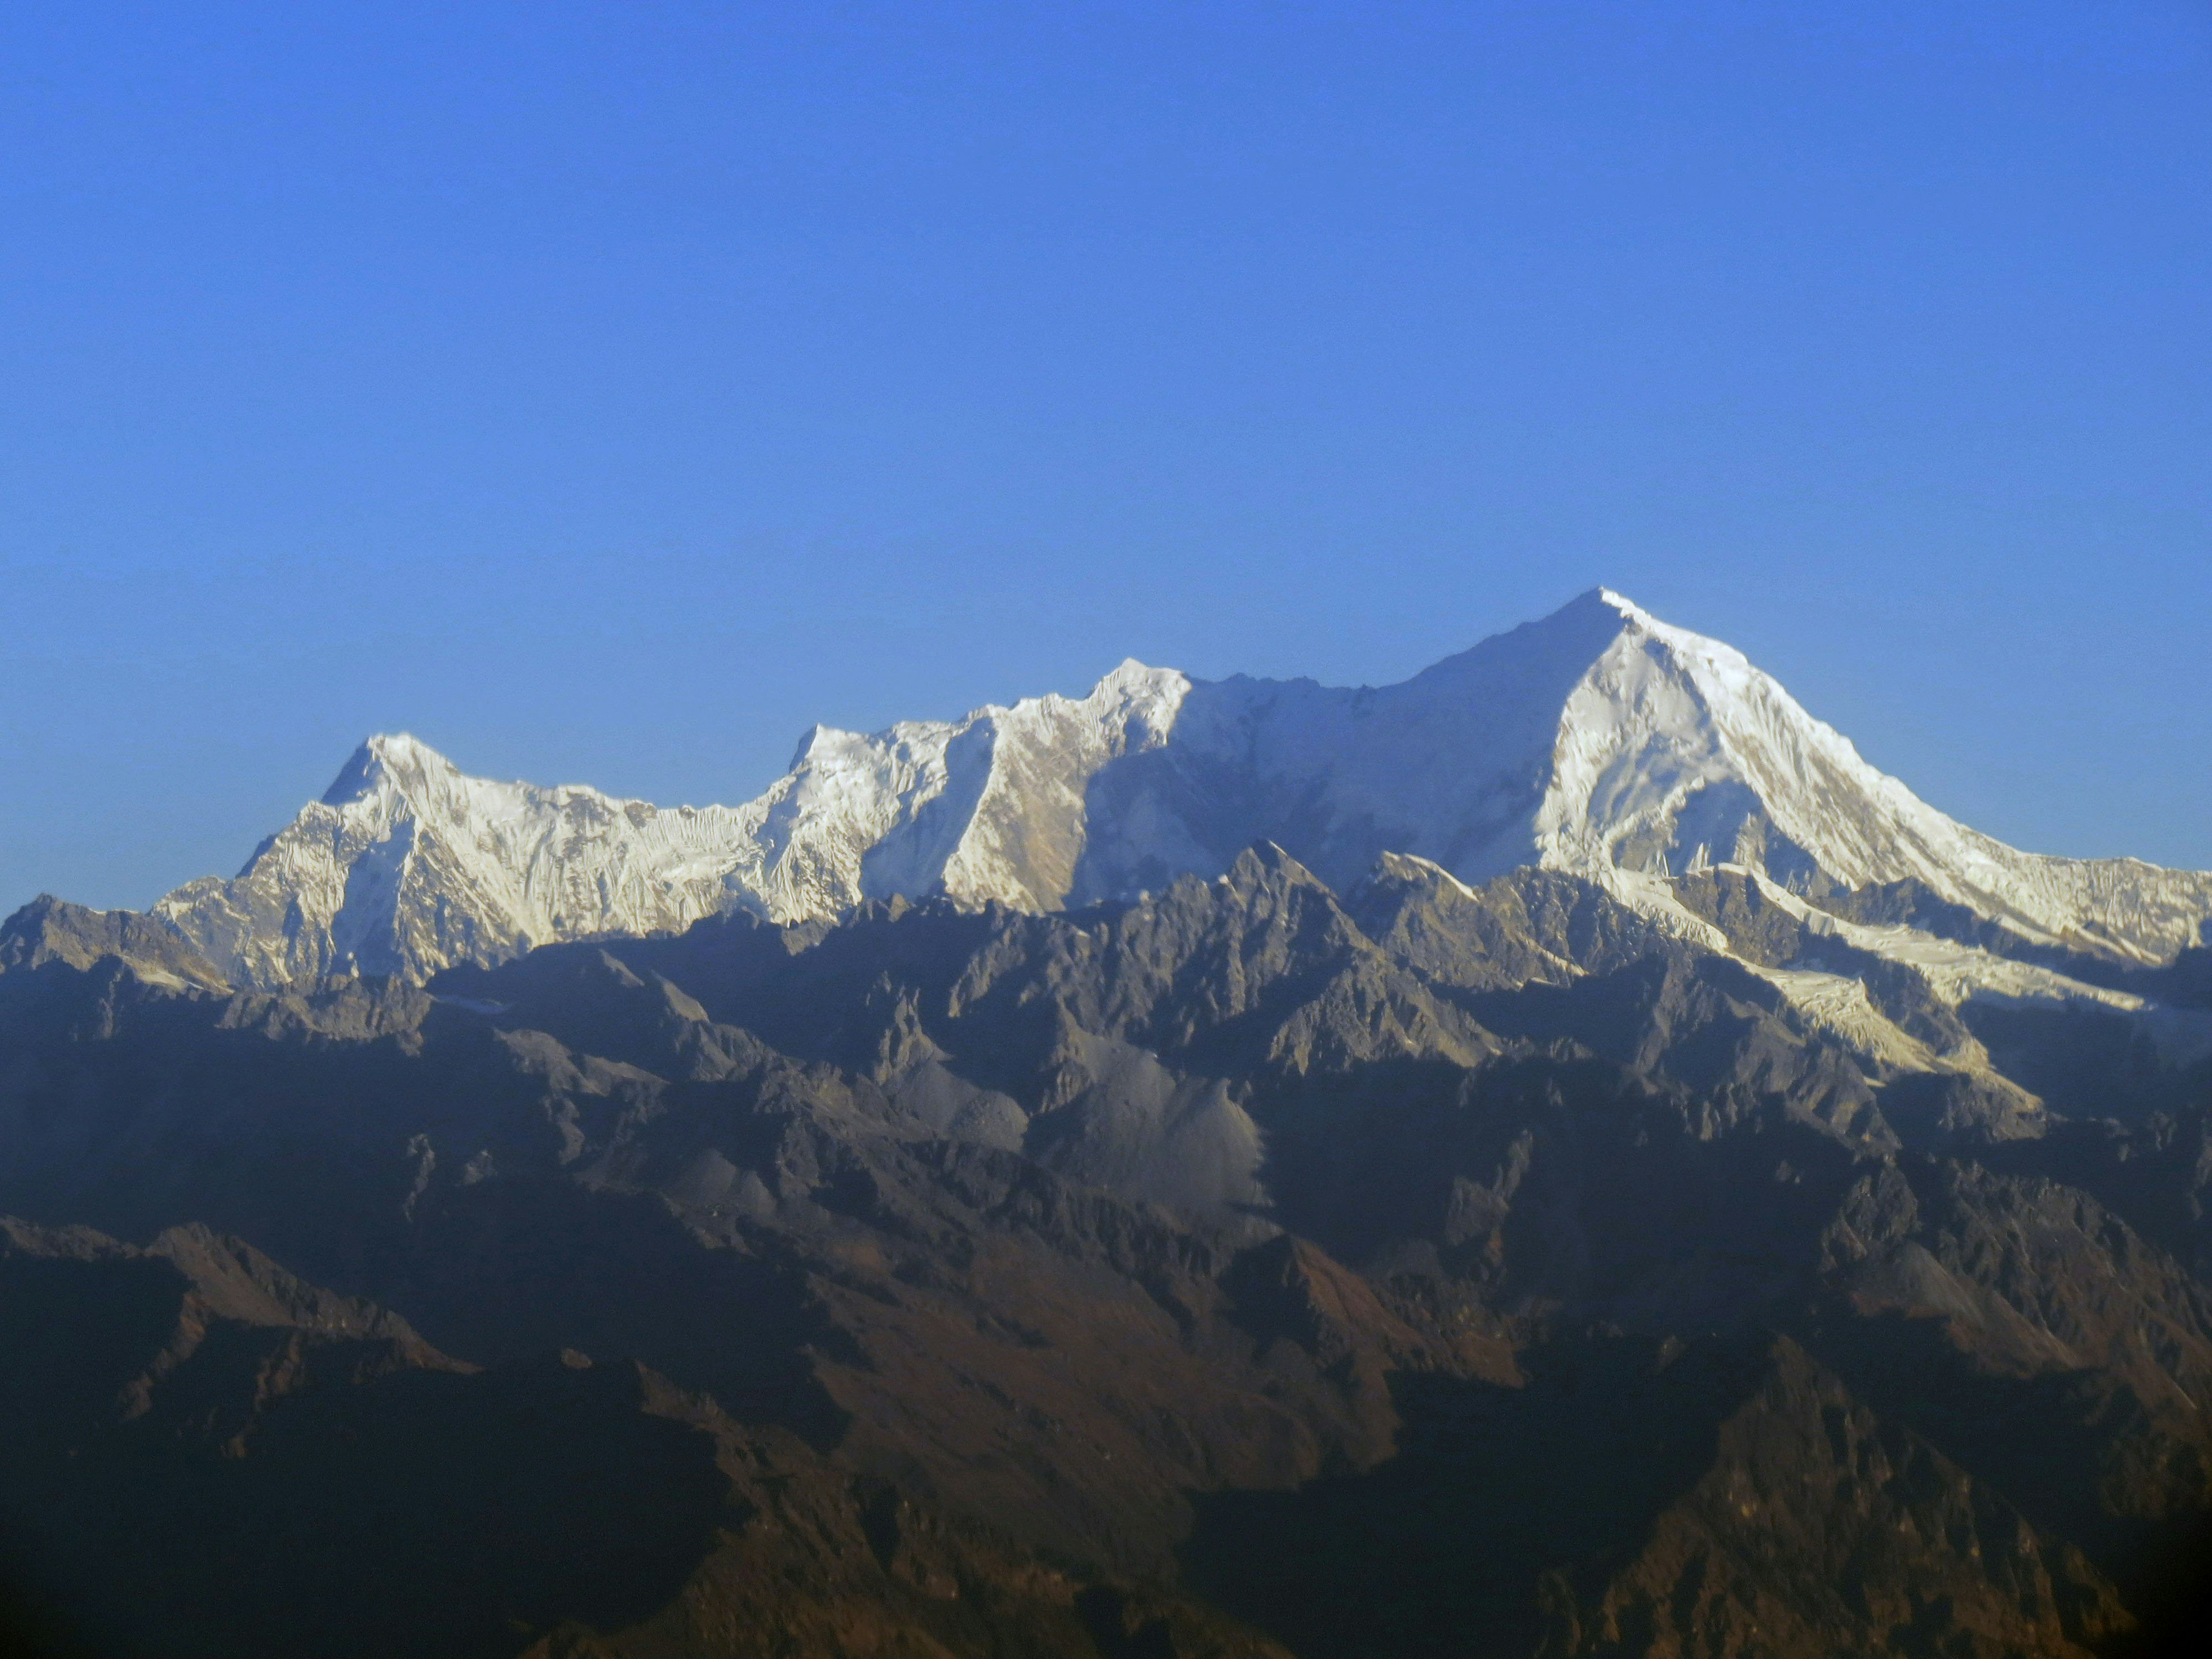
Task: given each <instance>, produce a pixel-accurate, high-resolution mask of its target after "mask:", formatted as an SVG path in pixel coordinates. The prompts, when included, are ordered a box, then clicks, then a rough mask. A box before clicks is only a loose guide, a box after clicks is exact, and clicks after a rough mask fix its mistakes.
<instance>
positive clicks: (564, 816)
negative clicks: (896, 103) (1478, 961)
mask: <svg viewBox="0 0 2212 1659" xmlns="http://www.w3.org/2000/svg"><path fill="white" fill-rule="evenodd" d="M1262 839H1265V840H1271V841H1273V842H1278V843H1279V844H1280V845H1282V846H1283V847H1285V848H1287V849H1288V850H1289V851H1291V853H1292V854H1295V855H1296V856H1297V858H1298V859H1299V860H1302V861H1303V862H1304V864H1305V865H1307V866H1309V867H1310V868H1311V869H1313V870H1314V871H1315V872H1316V873H1318V874H1319V875H1321V876H1322V878H1324V879H1325V880H1328V881H1329V882H1331V883H1332V884H1340V885H1343V884H1349V883H1351V882H1352V881H1354V880H1356V879H1357V878H1358V877H1360V876H1361V875H1362V874H1364V872H1366V871H1367V870H1369V869H1370V868H1371V867H1372V866H1373V865H1374V863H1375V861H1376V859H1377V858H1378V857H1379V856H1381V855H1382V854H1384V853H1386V852H1396V853H1404V854H1413V855H1415V856H1418V857H1420V858H1423V859H1426V860H1431V861H1432V862H1433V863H1435V864H1437V865H1438V866H1442V867H1443V869H1444V870H1446V871H1448V872H1450V873H1451V874H1453V875H1454V876H1456V877H1458V878H1461V879H1462V880H1465V881H1480V880H1483V879H1486V878H1489V877H1491V876H1493V875H1496V874H1499V873H1502V872H1504V871H1506V870H1509V869H1512V868H1514V867H1516V866H1521V865H1525V864H1532V863H1533V864H1541V865H1542V866H1547V867H1549V868H1553V869H1559V870H1564V871H1568V872H1575V873H1579V874H1583V875H1586V876H1590V877H1594V878H1597V879H1600V880H1601V881H1604V882H1605V883H1606V884H1607V885H1609V886H1612V887H1613V888H1614V889H1615V890H1618V891H1620V892H1622V893H1623V894H1624V895H1626V896H1631V897H1637V896H1639V895H1640V896H1642V898H1643V899H1644V901H1645V902H1656V903H1658V904H1661V905H1662V906H1663V904H1664V902H1665V900H1664V897H1663V893H1661V894H1660V895H1659V896H1657V897H1656V898H1655V897H1654V896H1653V890H1654V888H1655V885H1656V884H1655V882H1654V878H1656V877H1662V876H1665V875H1668V874H1680V873H1681V872H1683V871H1685V870H1686V869H1687V868H1690V867H1692V866H1696V865H1699V864H1702V863H1707V862H1729V863H1734V864H1739V865H1743V866H1750V867H1752V868H1754V869H1757V870H1759V871H1761V872H1764V873H1765V875H1766V876H1767V877H1768V878H1771V880H1772V881H1774V882H1776V883H1778V884H1783V885H1784V886H1789V887H1794V888H1797V889H1800V890H1806V889H1813V888H1820V887H1826V886H1839V887H1844V888H1856V887H1861V886H1863V885H1866V884H1869V883H1888V882H1896V881H1903V880H1908V879H1909V880H1913V881H1917V882H1918V883H1920V884H1923V886H1924V887H1925V888H1927V889H1928V890H1929V891H1931V892H1932V893H1934V894H1935V895H1936V896H1939V897H1940V898H1942V899H1943V900H1946V901H1948V902H1953V903H1956V904H1960V905H1965V906H1966V907H1968V908H1972V910H1974V911H1976V912H1977V913H1978V914H1979V915H1982V916H1984V917H1985V918H1988V919H1990V920H1992V921H1997V922H2000V923H2001V924H2002V925H2003V926H2005V927H2008V928H2010V929H2012V930H2013V931H2014V932H2015V933H2017V934H2018V935H2020V936H2021V938H2023V939H2027V940H2029V941H2032V942H2036V943H2043V944H2050V945H2064V946H2067V947H2068V948H2070V949H2073V950H2076V951H2084V952H2087V953H2090V954H2094V955H2098V956H2102V957H2108V958H2117V959H2119V960H2124V961H2138V962H2155V961H2163V960H2166V959H2167V958H2170V957H2172V956H2173V955H2174V954H2175V953H2176V952H2177V951H2179V950H2180V949H2181V948H2182V947H2183V946H2185V945H2189V944H2192V943H2194V942H2196V940H2197V938H2198V937H2199V929H2200V928H2201V927H2203V923H2204V921H2205V919H2206V918H2207V917H2208V916H2212V874H2203V873H2192V872H2173V871H2166V870H2162V869H2159V868H2157V867H2155V866H2151V865H2148V864H2143V863H2141V862H2138V861H2136V860H2073V859H2059V858H2049V857H2043V856H2039V855H2037V854H2027V853H2021V852H2019V851H2016V850H2015V849H2014V848H2009V847H2007V846H2005V845H2003V844H2002V843H2001V842H1996V841H1994V840H1992V839H1990V837H1988V836H1983V835H1981V834H1978V832H1976V831H1974V830H1972V829H1967V828H1966V826H1965V825H1963V824H1960V823H1957V822H1955V821H1954V820H1953V819H1951V818H1949V817H1946V816H1945V815H1944V814H1942V813H1941V812H1939V811H1936V810H1935V809H1934V808H1933V807H1930V806H1929V805H1926V804H1925V803H1924V802H1923V801H1921V800H1920V799H1918V798H1917V796H1915V795H1914V794H1913V793H1912V792H1911V790H1909V789H1908V788H1906V787H1905V785H1903V784H1902V783H1900V782H1899V781H1897V780H1895V779H1894V778H1891V777H1888V776H1886V775H1883V774H1882V773H1881V772H1878V771H1876V770H1875V769H1874V768H1873V767H1871V766H1869V765H1868V764H1867V763H1865V762H1864V761H1863V760H1862V759H1861V758H1860V757H1859V756H1858V753H1857V750H1855V749H1854V748H1853V747H1852V746H1851V744H1850V742H1849V741H1848V740H1847V739H1846V738H1844V737H1843V736H1842V735H1841V734H1840V733H1838V732H1836V731H1835V730H1833V729H1832V727H1830V726H1826V725H1825V724H1823V723H1822V722H1820V720H1815V719H1814V718H1813V717H1812V716H1811V715H1810V714H1807V713H1806V712H1805V710H1804V709H1802V708H1800V707H1799V706H1798V704H1797V703H1796V702H1795V701H1794V700H1793V699H1792V698H1791V697H1790V696H1789V694H1788V693H1787V692H1785V691H1784V690H1783V689H1782V688H1781V686H1780V685H1778V684H1777V683H1776V682H1775V681H1774V680H1773V679H1772V678H1770V677H1769V676H1767V675H1765V674H1764V673H1762V672H1761V671H1759V670H1758V669H1756V668H1754V667H1753V665H1751V664H1750V663H1749V662H1748V661H1747V660H1746V659H1744V657H1743V656H1742V655H1741V653H1738V652H1736V651H1735V650H1733V649H1731V648H1730V647H1728V646H1725V645H1723V644H1721V643H1719V642H1718V641H1713V640H1709V639H1705V638H1704V637H1702V636H1700V635H1696V634H1692V633H1689V632H1687V631H1686V630H1684V629H1677V628H1673V627H1670V626H1668V624H1666V623H1662V622H1660V621H1658V620H1657V619H1656V618H1655V617H1651V616H1650V614H1649V613H1647V612H1645V611H1643V610H1641V609H1639V608H1638V606H1636V605H1632V604H1631V603H1630V602H1629V601H1628V600H1626V599H1623V598H1621V597H1620V596H1619V595H1618V594H1615V593H1612V592H1607V591H1605V590H1599V591H1597V592H1592V593H1589V594H1586V595H1584V596H1583V598H1581V599H1577V600H1575V601H1574V602H1573V603H1572V604H1571V605H1567V606H1566V607H1565V609H1563V610H1561V611H1559V612H1557V613H1555V614H1554V615H1553V616H1551V617H1547V618H1545V619H1544V620H1543V621H1541V622H1537V623H1529V624H1528V625H1526V626H1523V627H1522V628H1518V629H1514V630H1512V631H1511V632H1510V633H1507V634H1504V635H1498V637H1496V638H1493V639H1491V640H1488V641H1485V642H1484V643H1482V644H1480V645H1478V646H1476V647H1474V648H1473V649H1472V650H1469V651H1467V652H1464V653H1461V654H1460V655H1458V656H1455V657H1452V658H1449V659H1446V660H1445V661H1443V662H1441V663H1438V664H1437V665H1435V666H1434V667H1432V668H1430V669H1428V670H1426V671H1424V672H1422V673H1420V674H1419V675H1416V676H1415V677H1414V678H1412V679H1410V680H1407V681H1406V682H1404V683H1403V684H1399V685H1394V686H1386V687H1382V688H1379V689H1377V688H1367V687H1363V688H1359V689H1356V690H1345V689H1339V688H1334V687H1325V686H1322V685H1318V684H1315V683H1313V682H1312V681H1310V680H1294V681H1288V682H1278V681H1264V680H1253V679H1249V678H1243V677H1238V678H1233V679H1230V680H1225V681H1220V682H1212V683H1209V682H1204V681H1194V680H1192V679H1190V678H1187V677H1186V676H1184V675H1182V674H1181V673H1178V672H1176V671H1173V670H1171V669H1157V668H1147V667H1146V666H1144V665H1141V664H1139V663H1136V662H1127V663H1124V664H1123V665H1121V667H1120V668H1118V669H1116V670H1115V671H1114V672H1112V673H1111V674H1109V675H1108V676H1107V677H1106V678H1104V679H1103V680H1102V681H1100V682H1099V684H1098V685H1097V687H1096V688H1095V689H1094V690H1092V691H1091V694H1090V695H1089V696H1085V697H1082V698H1079V699H1071V698H1066V697H1061V696H1045V697H1038V698H1030V699H1024V701H1022V702H1018V703H1016V704H1015V705H1014V706H1013V707H1012V708H995V707H993V708H981V709H979V710H976V711H975V713H973V714H969V715H968V716H967V717H966V718H965V719H963V720H955V721H946V722H925V723H911V724H903V725H899V726H893V727H891V728H890V730H889V731H886V732H878V733H877V734H875V735H874V736H872V737H864V736H860V735H859V734H856V733H853V732H840V731H836V730H834V729H831V728H829V727H817V728H816V729H815V730H814V731H813V732H811V733H810V734H809V736H808V737H807V738H805V741H804V742H803V743H802V744H801V745H800V747H799V752H798V754H797V756H796V757H795V758H794V760H793V765H792V768H791V770H790V771H789V772H787V774H786V775H784V776H783V777H781V778H780V779H778V780H777V781H776V782H775V784H774V785H772V786H771V787H769V789H768V791H767V792H766V793H763V794H762V795H761V796H759V797H758V798H757V799H754V800H751V801H749V802H746V803H745V804H744V805H739V806H732V807H723V806H709V807H700V808H693V807H677V808H660V807H655V806H652V805H647V804H646V803H644V802H641V801H628V800H620V799H614V798H612V797H610V796H607V795H604V794H601V793H599V792H598V791H596V790H592V789H588V788H582V787H560V788H552V789H544V788H538V787H532V786H530V785H526V784H520V783H498V782H492V781H486V780H483V779H480V778H473V777H470V776H468V775H465V774H464V773H462V772H461V771H459V769H457V768H456V767H454V766H453V763H450V762H449V761H447V759H446V758H445V757H442V756H441V755H439V754H437V753H436V752H435V751H434V750H430V749H429V748H428V747H426V746H425V745H423V744H420V743H418V742H416V741H415V740H414V739H412V738H406V737H379V738H371V739H370V740H369V741H368V743H367V744H364V745H363V746H362V749H361V750H360V751H359V752H358V753H356V755H355V757H353V759H352V760H351V761H350V762H349V763H348V764H347V766H346V768H345V769H344V770H343V772H342V773H341V774H340V775H339V777H338V779H337V782H336V783H334V784H333V785H332V786H331V789H330V791H329V793H326V794H325V796H324V797H323V799H321V800H319V801H318V802H315V803H313V805H309V806H308V807H307V808H306V809H305V810H303V811H301V814H300V816H299V817H297V818H295V820H294V821H293V822H292V823H290V824H289V825H288V826H287V827H286V828H285V829H283V830H281V831H280V832H278V833H277V834H276V836H272V837H271V838H270V840H269V841H268V842H264V844H263V846H262V847H261V848H260V849H259V850H258V852H257V853H256V854H254V856H253V858H252V860H250V861H249V862H248V863H247V865H246V868H245V869H244V870H243V871H242V872H240V874H239V875H238V876H237V877H235V878H232V879H231V880H228V881H223V880H220V879H217V878H204V879H202V880H199V881H196V882H192V883H191V884H187V885H186V886H184V887H182V888H179V889H178V890H176V891H175V892H173V893H172V894H170V895H169V896H167V897H166V898H164V899H162V900H161V902H159V903H158V904H157V905H156V907H155V915H157V916H159V917H160V918H161V919H162V920H163V921H166V922H167V923H168V924H169V925H170V926H171V927H173V928H174V929H176V931H177V932H178V933H180V934H181V935H183V936H184V938H185V939H187V940H188V941H190V942H191V944H192V945H194V946H195V947H197V949H198V950H199V951H200V952H201V953H202V954H203V955H204V956H205V957H208V959H209V960H210V961H212V962H214V963H216V964H218V965H219V966H220V967H222V969H224V970H225V971H228V972H230V973H232V974H234V975H235V976H236V977H237V978H238V979H240V981H245V982H251V983H257V984H262V985H273V984H277V983H281V982H284V981H291V980H295V979H297V978H299V977H301V976H303V975H316V974H323V973H331V972H347V971H354V970H358V971H362V972H368V973H400V974H404V975H409V976H410V977H418V978H419V977H423V976H427V975H429V974H431V973H434V972H435V971H437V970H438V969H441V968H444V967H447V966H449V965H451V964H453V963H459V962H463V961H474V962H480V963H488V962H492V961H497V960H500V959H502V958H504V957H509V956H512V955H514V954H516V953H518V952H519V951H523V950H525V949H527V948H529V947H530V946H531V945H536V944H542V943H544V942H547V941H550V940H554V939H575V938H584V937H590V936H592V935H598V934H609V933H652V932H659V931H664V930H668V929H674V928H681V927H685V926H687V925H689V924H690V922H692V921H696V920H698V919H699V918H700V917H702V916H705V915H712V914H714V913H716V912H719V911H722V910H726V909H729V908H747V909H751V910H754V911H756V912H758V913H760V914H762V915H766V916H768V917H769V918H771V919H774V920H776V921H793V920H798V919H802V918H807V917H815V916H826V915H836V914H837V913H839V912H841V911H842V910H844V909H847V908H850V907H851V906H853V905H854V904H855V903H857V902H860V900H862V899H864V898H868V897H889V896H893V895H906V896H922V895H927V894H944V895H947V896H951V898H953V899H955V900H957V901H960V902H966V903H971V904H980V903H983V902H988V901H993V900H996V901H999V902H1004V903H1006V904H1010V905H1013V906H1016V907H1019V908H1028V909H1053V908H1060V907H1062V906H1066V905H1069V904H1077V903H1082V902H1089V901H1091V900H1094V899H1098V898H1105V897H1114V896H1126V895H1129V894H1133V893H1134V892H1137V891H1139V890H1145V889H1147V888H1153V887H1158V886H1161V885H1164V884H1165V883H1166V882H1167V881H1168V880H1170V879H1171V878H1173V877H1175V876H1176V875H1178V874H1182V873H1186V872H1194V873H1197V874H1200V875H1206V876H1212V875H1215V874H1218V873H1219V872H1221V871H1223V870H1225V869H1226V868H1227V867H1228V866H1229V864H1230V862H1231V860H1233V859H1234V858H1235V857H1236V855H1237V853H1238V852H1239V851H1240V850H1241V849H1243V848H1245V847H1247V846H1249V845H1250V844H1251V843H1252V842H1255V841H1258V840H1262Z"/></svg>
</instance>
